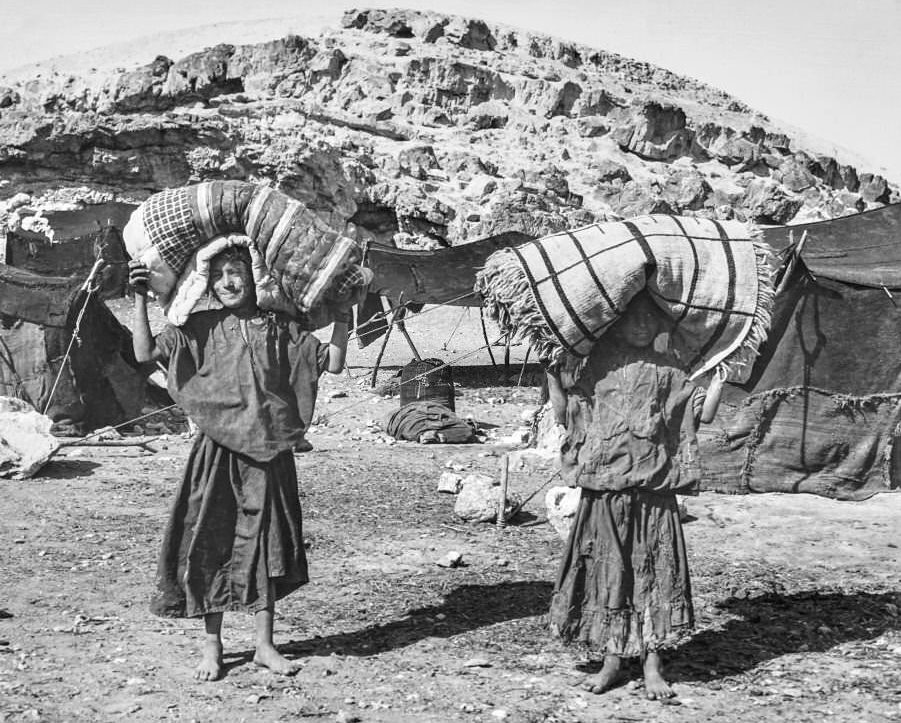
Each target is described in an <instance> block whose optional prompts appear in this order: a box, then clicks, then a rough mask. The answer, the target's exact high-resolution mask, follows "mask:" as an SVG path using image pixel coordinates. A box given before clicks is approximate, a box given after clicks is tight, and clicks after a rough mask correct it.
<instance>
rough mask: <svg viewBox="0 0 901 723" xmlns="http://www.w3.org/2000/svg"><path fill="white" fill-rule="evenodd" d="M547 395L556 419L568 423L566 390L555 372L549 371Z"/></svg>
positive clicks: (564, 423)
mask: <svg viewBox="0 0 901 723" xmlns="http://www.w3.org/2000/svg"><path fill="white" fill-rule="evenodd" d="M547 396H548V399H549V400H550V402H551V409H552V410H553V412H554V421H555V422H556V423H557V424H562V425H566V390H565V389H564V388H563V383H562V382H561V381H560V377H559V376H557V375H556V374H554V373H553V372H547Z"/></svg>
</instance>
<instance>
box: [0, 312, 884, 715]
mask: <svg viewBox="0 0 901 723" xmlns="http://www.w3.org/2000/svg"><path fill="white" fill-rule="evenodd" d="M457 314H458V312H449V313H445V314H444V315H443V318H442V319H441V320H440V323H439V321H436V320H434V319H433V320H432V321H428V323H426V322H425V321H423V322H422V324H421V325H420V326H419V327H417V326H416V325H415V324H413V325H411V333H412V334H413V337H414V339H415V340H416V342H417V344H418V345H419V346H420V347H421V351H422V352H423V353H424V354H425V355H439V356H442V357H443V358H445V359H448V360H451V359H454V358H458V357H460V356H462V355H463V354H467V353H469V352H470V351H471V350H472V349H477V348H478V346H479V345H480V344H481V343H482V341H481V332H480V331H479V330H478V327H477V326H476V325H475V324H474V323H473V319H472V316H471V315H469V316H463V317H459V319H462V320H463V321H464V322H465V323H461V324H460V325H459V326H458V328H457V331H456V332H455V333H454V334H453V335H452V338H451V340H450V341H449V342H446V341H445V340H446V338H447V336H448V334H450V332H451V331H452V330H453V327H454V326H455V324H456V323H457V321H458V320H459V319H458V316H457ZM476 319H477V317H476ZM441 342H445V343H444V344H443V345H442V343H441ZM496 351H498V352H499V354H500V356H501V357H502V356H503V350H502V349H501V350H496ZM374 353H375V352H374V351H373V350H371V349H370V350H366V351H365V352H361V351H359V350H356V349H352V350H351V355H350V361H351V365H352V369H351V370H350V371H351V374H352V375H356V376H359V377H360V378H359V379H356V380H354V379H351V378H350V377H349V376H347V375H341V376H338V377H330V376H327V377H326V378H324V381H323V386H322V391H321V398H320V404H319V406H318V408H317V414H318V415H319V419H318V420H317V421H318V422H319V423H318V424H317V425H316V427H315V430H314V431H313V432H312V434H311V435H310V438H311V440H312V442H313V443H314V445H315V449H314V451H313V452H310V453H307V454H303V455H297V457H296V459H297V465H298V471H299V477H300V480H301V488H302V495H303V497H302V504H303V507H304V526H305V533H306V539H307V543H308V554H309V560H310V566H311V577H312V582H311V584H309V585H308V586H306V587H305V588H303V589H302V590H301V591H299V592H298V593H296V594H294V595H292V596H290V597H288V598H286V599H285V600H284V601H283V602H282V603H281V604H280V606H279V608H278V620H277V629H276V642H277V643H278V644H279V645H280V647H281V649H282V651H283V652H284V653H285V654H286V655H287V656H288V657H292V658H296V659H297V660H298V661H299V663H300V664H301V666H302V667H301V669H300V672H299V673H298V674H297V675H296V676H294V677H291V678H281V677H276V676H274V675H272V674H270V673H268V672H267V671H265V670H262V669H259V668H256V667H255V666H254V665H253V664H252V663H251V662H250V657H251V655H252V632H251V626H252V620H251V618H250V617H249V616H244V615H238V614H235V615H227V616H226V627H225V646H226V665H227V671H226V675H225V676H224V678H222V679H221V680H219V681H217V682H213V683H196V682H194V681H193V680H192V678H191V670H192V668H193V665H194V662H195V654H196V647H197V645H196V644H197V639H198V636H197V633H198V630H199V626H198V625H197V624H196V623H195V622H189V621H172V620H164V619H160V618H154V617H152V616H151V615H150V614H149V612H148V611H147V606H146V602H147V600H148V598H149V595H150V591H151V586H152V583H153V575H154V568H155V560H156V555H157V549H158V546H159V542H160V538H161V535H162V530H163V525H164V521H165V519H166V515H167V508H168V504H169V501H170V498H171V496H172V494H173V491H174V489H175V487H176V485H177V483H178V480H179V478H180V475H181V472H182V465H183V463H184V459H185V457H186V455H187V452H188V448H189V445H190V440H189V439H188V438H187V437H186V436H182V435H178V434H173V435H168V436H162V437H159V438H157V439H156V440H155V441H153V442H152V443H150V444H149V445H148V447H147V448H141V447H71V448H68V449H65V450H63V451H62V452H61V453H60V454H58V456H57V457H56V458H55V459H54V460H53V461H51V463H50V464H49V465H47V466H46V467H45V468H44V469H43V471H42V472H41V473H40V474H39V476H37V477H35V478H33V479H31V480H27V481H9V480H0V493H2V499H3V505H2V510H3V515H2V524H0V550H2V555H0V580H2V581H3V585H2V587H0V610H2V612H0V720H3V721H33V720H46V721H115V720H120V719H129V720H136V721H145V720H146V721H150V720H185V721H189V720H193V721H280V720H298V719H304V720H324V721H344V722H345V723H346V722H347V721H352V720H359V721H366V722H368V721H372V722H376V721H436V722H438V721H473V722H475V721H496V720H507V721H605V720H611V721H642V720H662V721H670V720H672V721H708V720H722V721H764V720H766V721H770V720H788V721H822V720H836V721H845V720H847V721H852V720H853V721H880V720H889V721H890V720H901V554H899V547H898V546H899V545H901V534H899V519H901V494H894V495H892V494H886V495H880V496H877V497H875V498H873V499H871V500H868V501H866V502H859V503H847V502H844V503H843V502H835V501H831V500H826V499H821V498H816V497H812V496H808V495H798V496H780V495H755V496H744V497H738V496H736V497H733V496H721V495H715V494H712V493H705V494H702V495H700V496H698V497H694V498H688V499H687V501H686V505H687V508H688V511H689V514H690V519H689V521H688V522H687V524H686V528H685V531H686V537H687V540H688V545H689V555H690V561H691V566H692V567H691V570H692V580H693V586H694V598H695V606H696V613H697V622H698V626H697V631H696V633H695V635H694V637H693V638H692V639H691V640H690V641H689V642H687V643H686V644H684V645H683V646H682V647H681V648H679V649H677V650H676V651H673V652H672V653H671V654H670V656H669V664H668V669H667V670H668V674H669V676H670V678H671V679H672V680H673V681H674V685H675V690H676V691H677V693H678V698H677V699H676V700H675V702H674V704H672V705H664V704H662V703H659V702H651V701H647V700H645V699H644V697H643V695H642V693H643V691H642V688H641V685H640V682H639V680H638V679H636V676H635V674H636V672H637V670H636V669H635V668H631V669H630V670H629V673H630V676H631V678H632V679H631V680H630V681H629V682H627V683H625V684H624V685H623V686H621V687H619V688H617V689H615V690H613V691H612V692H610V693H607V694H605V695H602V696H595V695H592V694H590V693H587V692H584V691H583V690H582V689H581V688H580V687H579V683H580V682H581V681H582V680H583V679H584V677H585V675H586V672H588V671H591V670H592V664H591V663H590V662H589V661H587V659H586V657H585V655H584V652H583V651H581V650H579V649H577V648H566V647H564V646H562V645H561V644H559V643H558V642H556V641H555V640H553V639H552V638H551V637H549V635H548V634H547V632H546V631H545V628H544V625H543V622H542V616H543V614H544V613H545V612H546V610H547V607H548V603H549V599H550V595H551V590H552V585H553V580H554V575H555V570H556V565H557V561H558V558H559V556H560V554H561V552H562V549H563V543H562V541H561V540H560V539H559V538H558V536H557V535H556V533H555V532H554V530H553V529H552V528H551V527H550V525H549V524H547V522H546V516H545V513H544V506H543V497H544V495H543V493H541V494H538V495H536V497H535V498H534V499H533V500H532V501H530V502H529V503H528V504H527V505H526V507H525V511H524V512H525V514H524V515H522V516H521V518H520V519H519V520H518V521H517V522H516V524H512V525H510V526H508V527H507V528H505V529H502V530H499V529H497V528H496V527H495V526H494V525H488V524H467V523H464V522H461V521H460V520H459V519H457V518H456V517H455V516H454V513H453V503H454V498H453V497H452V496H451V495H446V494H438V493H437V492H436V485H437V480H438V477H439V476H440V474H441V472H442V471H445V470H447V469H449V468H453V469H457V470H460V471H462V472H463V473H468V472H470V471H483V472H486V473H489V474H492V475H495V476H496V475H497V473H498V469H499V460H500V459H501V455H502V453H503V451H504V450H505V449H506V447H505V446H504V445H502V444H498V440H502V439H503V438H504V437H506V436H507V435H509V434H511V433H512V432H514V431H515V430H516V429H517V428H518V427H519V425H520V423H521V422H520V420H521V417H522V413H523V411H525V410H530V409H533V408H534V407H535V405H536V402H537V399H538V391H537V389H536V387H534V386H528V384H531V383H533V382H534V381H535V380H534V378H533V376H532V375H530V374H526V375H524V376H523V386H519V387H518V386H517V381H518V378H519V375H518V371H519V367H518V366H517V365H516V364H515V362H516V361H517V360H520V359H522V354H523V350H522V349H514V350H513V359H514V366H513V367H512V372H511V374H510V375H509V377H505V376H504V374H503V373H495V372H493V371H490V370H488V369H487V367H483V368H482V370H473V369H467V370H460V373H459V374H458V377H459V380H460V381H461V387H460V396H459V397H458V399H457V407H458V411H459V412H461V413H463V414H472V415H473V416H474V417H475V418H476V419H478V420H479V421H480V422H482V423H484V424H486V425H492V426H491V427H490V428H489V433H490V437H489V439H488V441H486V443H484V444H478V445H459V446H443V445H428V446H421V445H417V444H412V443H396V444H391V443H389V441H388V440H387V438H386V437H385V436H384V435H383V434H382V433H381V432H379V431H378V429H377V423H378V422H380V421H382V420H383V419H384V418H385V417H387V415H388V414H389V412H390V411H391V410H393V409H395V408H396V406H397V404H398V401H397V399H396V398H390V397H389V398H384V397H380V396H376V395H373V394H372V393H371V392H370V390H369V388H368V379H367V377H368V372H367V369H366V364H368V363H370V362H371V359H372V356H373V355H374ZM408 357H409V352H408V351H407V350H406V348H405V347H404V346H403V344H400V343H399V342H398V340H397V339H394V340H393V341H392V346H391V348H390V350H389V353H388V355H387V357H386V360H387V362H388V364H389V365H396V364H399V363H402V362H404V361H406V360H407V359H408ZM485 362H486V356H485V355H484V353H481V354H474V355H471V356H470V357H468V358H467V362H466V363H469V364H472V363H476V364H484V363H485ZM391 371H392V370H391V369H389V370H388V371H386V372H385V373H384V374H383V375H382V377H381V380H384V379H385V378H386V376H388V375H390V373H391ZM479 379H480V380H481V381H480V383H476V380H479ZM487 383H490V384H491V385H490V386H489V385H486V384H487ZM145 431H148V429H145ZM543 480H544V473H537V472H534V471H533V472H531V473H528V474H527V473H525V472H519V471H517V472H514V474H513V475H512V479H511V486H512V488H513V491H515V492H519V493H521V494H528V493H529V492H531V491H533V490H534V489H535V488H536V487H538V486H539V485H540V484H541V483H542V482H543ZM449 551H457V552H460V553H461V554H462V555H463V560H464V563H465V564H464V565H463V566H462V567H457V568H446V567H442V566H439V565H438V564H437V562H438V561H439V560H441V559H442V558H443V557H444V556H445V555H446V554H447V553H448V552H449Z"/></svg>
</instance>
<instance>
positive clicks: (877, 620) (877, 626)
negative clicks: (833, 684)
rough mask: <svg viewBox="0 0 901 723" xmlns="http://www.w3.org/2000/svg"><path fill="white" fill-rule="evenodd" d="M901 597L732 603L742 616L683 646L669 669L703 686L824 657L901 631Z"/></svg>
mask: <svg viewBox="0 0 901 723" xmlns="http://www.w3.org/2000/svg"><path fill="white" fill-rule="evenodd" d="M899 606H901V591H897V590H896V591H892V592H883V593H870V592H847V593H840V592H821V591H818V590H802V591H799V592H796V593H792V594H779V593H767V594H764V595H759V596H755V597H749V598H746V599H741V598H735V597H730V598H727V599H726V600H724V601H722V602H720V603H719V604H718V607H719V608H720V609H721V610H723V611H725V612H726V613H727V614H729V615H733V616H737V617H736V618H735V619H733V620H730V621H729V622H727V623H726V624H725V626H723V627H722V628H718V629H716V630H704V631H702V632H700V633H698V634H696V635H694V636H693V637H692V638H691V639H690V640H688V641H687V642H686V643H685V644H684V645H682V646H680V647H679V648H678V650H677V651H676V652H675V654H674V655H673V656H672V658H671V660H672V662H671V663H670V664H669V665H668V666H667V672H668V673H669V674H670V676H671V677H672V679H673V680H674V681H695V682H703V681H710V680H715V679H718V678H722V677H724V676H728V675H734V674H738V673H743V672H746V671H748V670H750V669H752V668H754V667H755V666H757V665H759V664H760V663H763V662H765V661H768V660H772V659H774V658H777V657H779V656H781V655H785V654H788V653H799V652H807V651H810V652H824V651H826V650H829V649H830V648H833V647H835V646H836V645H839V644H841V643H846V642H851V641H855V640H869V639H872V638H875V637H878V636H879V635H881V634H883V633H885V632H888V631H892V630H899V629H901V617H899V615H898V609H899Z"/></svg>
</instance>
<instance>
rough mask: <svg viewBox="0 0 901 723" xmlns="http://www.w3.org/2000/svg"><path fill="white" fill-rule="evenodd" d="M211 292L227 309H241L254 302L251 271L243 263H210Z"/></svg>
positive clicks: (221, 260) (219, 260) (215, 261)
mask: <svg viewBox="0 0 901 723" xmlns="http://www.w3.org/2000/svg"><path fill="white" fill-rule="evenodd" d="M210 291H212V292H213V295H214V296H215V297H216V298H217V299H219V301H220V302H221V303H222V305H223V306H224V307H225V308H226V309H241V308H244V307H245V306H248V305H249V304H250V303H252V301H253V293H254V286H253V279H252V278H251V276H250V269H248V268H247V266H246V265H245V264H244V263H243V262H241V261H230V260H229V261H227V260H224V259H213V261H212V262H211V263H210Z"/></svg>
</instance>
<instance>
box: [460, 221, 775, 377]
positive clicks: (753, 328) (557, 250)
mask: <svg viewBox="0 0 901 723" xmlns="http://www.w3.org/2000/svg"><path fill="white" fill-rule="evenodd" d="M771 269H772V266H771V262H770V253H769V251H768V249H767V247H766V246H765V244H763V243H762V242H760V241H759V240H757V234H756V233H755V232H754V231H753V230H752V229H751V228H749V227H748V225H746V224H743V223H739V222H718V221H711V220H709V219H699V218H687V217H678V216H663V215H655V216H643V217H639V218H635V219H631V220H629V221H622V222H609V223H599V224H592V225H590V226H585V227H583V228H579V229H575V230H572V231H566V232H563V233H558V234H553V235H551V236H546V237H544V238H541V239H537V240H535V241H529V242H526V243H524V244H521V245H519V246H516V247H513V248H510V249H503V250H500V251H497V252H495V253H494V254H492V255H491V256H490V257H489V258H488V260H487V262H486V264H485V267H484V269H482V270H481V271H480V272H479V273H478V274H477V281H476V289H477V290H478V291H479V292H481V294H482V296H483V298H484V299H485V301H486V305H487V307H488V308H489V311H490V312H491V313H492V315H493V316H495V318H497V319H498V320H499V322H500V323H501V326H502V328H503V329H504V330H505V331H510V332H513V333H516V334H519V335H521V336H523V337H526V338H528V339H529V340H530V342H531V343H532V344H533V346H535V347H536V349H537V351H538V353H539V356H540V358H541V359H542V360H544V361H545V362H549V363H551V364H556V363H559V362H561V361H562V359H563V357H564V355H567V356H570V357H585V356H587V355H588V353H589V351H590V350H591V348H592V346H593V345H594V343H595V342H596V341H597V339H598V338H599V337H601V336H602V335H603V334H604V333H605V332H606V331H607V330H608V329H609V328H610V326H611V325H612V324H613V323H614V322H615V321H616V320H617V319H618V318H619V316H620V315H621V314H622V312H623V310H624V309H625V308H626V306H627V305H628V303H629V301H630V300H631V299H632V297H633V296H635V294H637V293H638V292H639V291H641V290H642V289H644V288H647V289H648V291H649V292H650V293H651V295H652V296H653V298H654V300H655V301H656V302H657V304H658V305H659V306H660V307H661V308H662V309H663V310H664V311H665V312H666V313H667V315H668V316H669V317H670V318H671V319H672V321H673V333H674V334H675V335H677V337H678V341H679V345H680V348H681V349H682V350H683V351H684V352H687V354H688V358H687V359H686V361H687V362H688V363H689V365H690V368H691V369H692V370H693V371H695V372H696V373H698V374H700V373H702V372H703V371H706V370H708V369H711V368H713V367H714V366H716V365H718V364H721V363H722V364H724V366H725V368H726V370H727V373H729V375H730V378H732V379H739V378H742V376H743V375H745V374H747V373H749V372H750V368H749V367H750V365H749V364H748V362H749V361H751V360H753V358H754V356H755V355H756V352H757V348H758V346H759V345H760V343H761V342H762V341H763V339H764V338H765V337H766V332H767V329H768V325H769V314H770V309H771V306H772V299H773V287H772V282H771V280H770V275H771Z"/></svg>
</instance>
